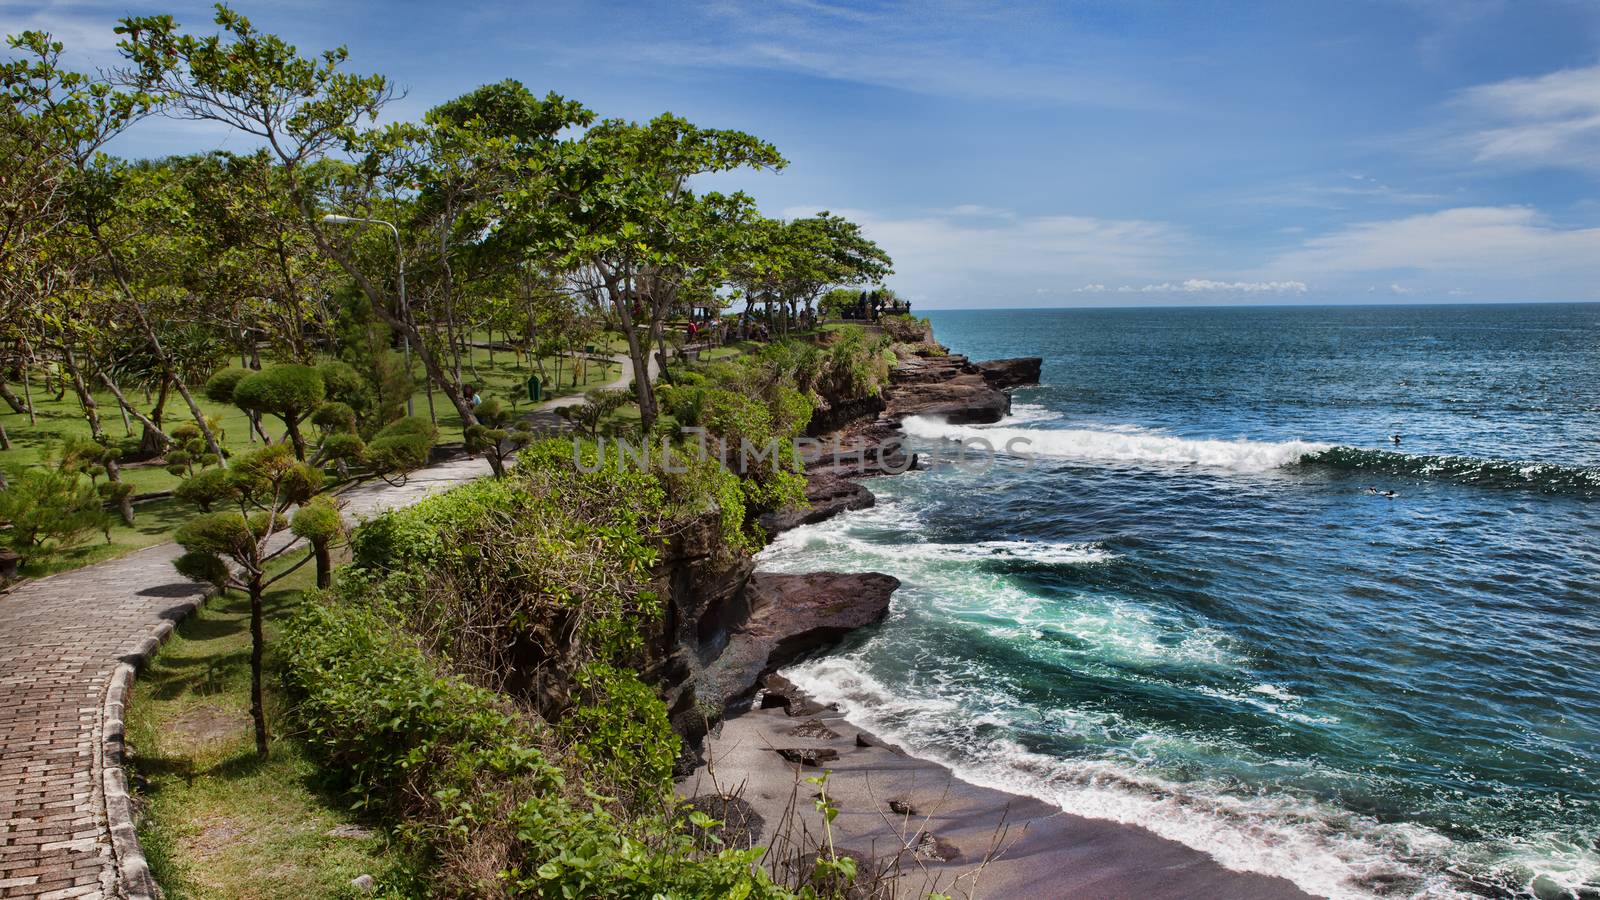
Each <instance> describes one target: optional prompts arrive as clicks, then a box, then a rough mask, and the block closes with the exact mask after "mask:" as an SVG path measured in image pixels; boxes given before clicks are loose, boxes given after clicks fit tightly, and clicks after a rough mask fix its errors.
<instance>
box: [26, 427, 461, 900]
mask: <svg viewBox="0 0 1600 900" xmlns="http://www.w3.org/2000/svg"><path fill="white" fill-rule="evenodd" d="M488 472H489V467H488V465H487V464H486V463H485V462H484V461H483V460H480V459H467V460H456V461H452V462H447V463H442V464H440V465H437V466H433V467H430V468H428V469H424V470H421V471H418V472H414V473H412V475H411V477H410V478H409V479H408V480H407V481H406V483H405V484H404V485H401V486H400V487H391V486H389V485H386V484H384V483H383V482H376V483H374V484H370V485H365V486H363V487H361V488H359V489H357V490H355V491H352V492H350V493H349V494H346V495H345V499H346V500H347V506H346V513H347V516H348V517H349V518H350V519H352V520H354V519H356V518H360V517H362V516H370V515H372V514H373V513H375V512H379V511H381V510H384V509H390V508H394V507H399V506H406V505H408V504H411V503H414V502H416V501H417V500H419V499H421V498H422V497H423V496H425V495H427V494H430V493H433V492H436V491H439V490H443V489H445V488H448V487H451V486H454V485H457V484H461V483H463V482H466V481H470V480H472V479H474V478H479V477H482V476H483V475H486V474H488ZM178 553H179V550H178V547H177V545H175V544H162V545H160V546H157V547H149V548H147V549H144V550H140V551H138V552H136V553H131V554H129V555H127V556H124V557H122V558H120V559H114V560H108V561H107V562H103V563H100V564H98V565H93V566H88V567H86V568H83V569H79V570H77V571H74V572H67V573H64V574H61V575H56V576H53V577H50V578H42V579H39V580H38V581H32V582H28V583H25V584H23V585H21V586H19V587H18V588H16V589H15V590H14V591H12V592H11V593H9V594H7V595H5V596H3V597H0V897H3V898H11V897H34V898H38V900H55V898H65V897H98V898H112V897H116V896H117V895H118V891H117V887H116V879H117V870H116V863H115V860H114V859H113V854H112V841H111V835H110V833H109V831H108V826H107V821H106V798H105V793H104V789H103V783H104V782H103V773H102V772H101V771H100V759H101V756H100V751H99V748H100V745H101V740H102V739H103V737H104V736H105V735H104V731H105V728H106V722H105V721H104V718H105V717H104V715H103V712H102V710H103V708H104V701H105V697H106V688H107V685H108V683H109V682H110V680H111V677H112V674H113V672H114V671H115V670H116V669H117V668H118V666H119V664H120V663H122V662H123V661H124V660H125V659H127V660H129V661H133V660H137V659H140V658H142V657H143V656H144V655H146V654H147V653H148V652H149V651H150V649H151V648H152V647H153V645H154V644H155V640H156V635H157V634H158V630H159V629H161V628H162V623H163V622H169V621H176V620H178V619H180V618H182V617H183V616H184V615H186V614H187V613H188V612H189V611H190V610H192V609H193V608H194V605H195V604H196V603H197V602H199V600H201V599H202V598H203V596H204V594H205V591H204V590H203V589H202V588H201V587H199V586H197V585H195V584H193V583H191V582H188V581H185V580H183V579H182V578H180V577H178V574H177V573H176V572H175V571H173V568H172V560H173V558H175V557H176V556H177V555H178ZM114 727H115V726H114Z"/></svg>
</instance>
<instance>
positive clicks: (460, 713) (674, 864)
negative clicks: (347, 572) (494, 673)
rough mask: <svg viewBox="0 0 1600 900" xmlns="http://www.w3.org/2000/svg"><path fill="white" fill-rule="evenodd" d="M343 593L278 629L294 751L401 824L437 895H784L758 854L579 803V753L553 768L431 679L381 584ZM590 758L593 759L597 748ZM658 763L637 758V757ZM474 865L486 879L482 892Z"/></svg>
mask: <svg viewBox="0 0 1600 900" xmlns="http://www.w3.org/2000/svg"><path fill="white" fill-rule="evenodd" d="M342 584H344V585H345V586H344V587H342V588H341V593H340V594H338V595H335V594H331V593H329V594H324V595H323V596H321V597H314V598H312V600H311V601H310V602H308V603H306V604H305V605H304V606H303V607H302V608H301V610H300V611H299V612H298V613H297V614H296V615H295V616H294V617H293V619H292V620H291V621H290V622H289V624H288V627H287V628H286V631H285V634H284V637H283V640H282V644H281V646H282V650H283V655H284V659H285V664H286V665H285V677H286V679H287V682H288V686H289V689H290V693H291V695H292V697H293V698H294V699H295V701H296V706H295V709H296V711H297V712H298V714H299V715H300V717H301V720H302V728H303V734H304V736H305V739H306V742H307V744H308V745H309V746H310V748H311V749H312V751H313V752H314V753H315V754H316V755H317V756H318V757H320V758H321V759H322V761H323V762H324V764H325V766H326V768H327V769H328V771H330V772H337V773H339V774H340V775H341V777H343V778H344V779H346V784H347V786H348V788H349V789H350V790H351V791H353V792H354V793H355V794H356V796H357V797H358V798H360V800H359V805H361V806H364V807H366V808H368V809H372V810H382V811H386V812H388V813H389V814H391V815H398V816H402V817H404V824H403V825H401V827H399V828H398V829H397V834H398V835H399V836H400V837H401V839H402V840H403V841H405V842H406V844H407V845H408V847H409V848H410V849H411V850H412V852H413V853H414V854H416V855H417V856H418V857H419V858H420V859H422V860H425V862H422V863H421V864H420V865H419V868H420V869H421V870H422V871H424V872H426V873H428V875H429V876H430V877H431V878H432V879H433V880H434V882H435V887H436V889H437V890H438V893H439V894H441V895H444V896H485V895H502V894H509V895H510V896H514V897H530V898H532V897H584V898H591V897H598V898H611V897H618V898H640V900H644V898H653V897H684V898H689V897H748V898H786V897H790V896H792V895H790V894H789V893H788V892H786V891H784V890H782V889H781V888H778V887H776V886H774V885H773V884H772V883H771V881H770V879H769V878H768V877H767V876H766V875H765V873H763V872H761V871H759V870H756V869H755V868H754V865H753V864H754V862H755V860H756V858H757V857H758V856H759V851H748V852H735V851H730V850H724V851H721V852H718V853H705V852H702V851H700V850H698V849H697V847H696V842H695V840H694V839H693V837H692V836H691V835H690V834H688V833H686V832H685V831H684V830H683V829H682V828H681V827H680V823H679V822H678V821H677V820H676V817H675V816H672V815H662V814H660V813H648V812H647V813H637V814H631V813H628V812H627V811H626V810H624V809H622V808H620V807H618V806H617V805H615V804H614V803H611V802H609V801H607V800H606V799H605V798H603V797H598V796H597V795H593V794H590V795H589V796H588V797H585V795H584V790H585V788H587V787H589V784H588V779H590V778H591V777H594V776H595V775H596V774H597V772H596V771H591V770H589V769H587V768H585V767H584V765H583V763H584V762H585V760H583V759H581V758H575V759H573V760H572V762H571V763H569V765H570V766H573V767H572V768H567V769H564V768H563V767H562V766H561V765H559V764H557V763H555V762H552V759H554V758H555V757H556V756H557V755H558V754H559V752H560V751H559V749H558V744H557V742H556V741H555V739H554V738H555V735H554V734H553V733H552V731H551V729H550V728H549V727H548V726H546V725H544V724H543V723H541V722H539V721H538V720H537V719H534V718H531V717H529V716H527V715H525V714H522V713H520V712H518V711H517V709H516V708H515V707H513V706H512V705H510V704H509V703H507V702H506V701H505V700H504V699H502V698H501V697H499V696H498V695H496V694H495V693H494V692H492V691H489V690H486V689H484V688H480V687H476V686H474V685H471V684H469V683H467V682H466V681H464V680H463V679H461V678H459V677H456V676H452V675H448V674H445V673H443V672H441V671H440V670H439V668H438V666H437V664H436V663H435V662H434V660H433V659H431V658H430V657H429V656H428V654H427V653H425V652H424V651H423V650H422V649H421V648H420V647H419V646H418V645H417V644H416V642H415V641H414V640H413V639H412V638H411V637H409V636H408V635H407V634H406V633H405V632H404V631H403V630H401V629H400V628H398V627H397V626H396V624H395V623H396V621H397V620H398V618H399V611H398V610H397V609H396V608H395V607H393V606H392V605H391V604H390V602H389V601H388V600H387V599H385V590H386V585H387V582H381V581H379V582H371V581H367V582H363V581H360V580H359V579H358V580H351V581H347V582H343V583H342ZM595 677H596V678H597V679H605V680H606V684H607V685H608V686H609V688H608V690H609V693H608V694H607V695H608V696H611V695H612V694H615V695H618V696H623V697H627V698H629V699H630V700H631V699H636V698H637V697H638V693H639V692H638V691H636V690H634V689H632V688H631V687H629V686H627V685H626V684H625V682H624V681H613V680H609V679H607V678H606V676H603V675H600V674H599V673H596V675H595ZM657 703H659V701H657ZM661 715H662V716H664V713H662V714H661ZM591 722H592V724H595V725H596V726H597V729H596V730H592V731H590V732H588V734H589V735H591V736H592V735H597V734H600V733H604V732H605V731H606V729H608V728H609V729H612V733H615V734H618V735H622V736H624V737H625V738H626V739H628V740H634V739H637V740H644V741H648V740H650V737H649V735H650V734H653V733H654V730H655V726H654V725H644V726H629V725H627V724H626V723H623V722H620V721H617V720H615V719H614V718H613V719H609V720H607V719H606V717H601V718H599V719H594V720H591ZM669 734H670V733H669ZM592 750H593V752H596V753H602V754H603V752H604V748H603V747H602V746H600V744H599V743H598V742H596V743H595V744H594V745H593V748H592ZM658 756H659V754H658V752H657V751H654V750H648V751H646V753H645V755H644V756H643V757H642V758H643V759H646V760H651V759H655V758H658ZM605 765H606V766H607V767H614V766H615V765H616V761H614V760H613V761H607V762H606V763H605ZM596 786H598V780H597V782H596ZM486 855H487V856H488V858H487V859H486ZM467 861H470V863H471V864H467ZM484 872H494V873H498V874H497V875H491V876H487V877H488V878H490V879H492V881H489V882H488V883H485V881H484V880H481V879H484V878H485V876H484V875H482V874H480V873H484Z"/></svg>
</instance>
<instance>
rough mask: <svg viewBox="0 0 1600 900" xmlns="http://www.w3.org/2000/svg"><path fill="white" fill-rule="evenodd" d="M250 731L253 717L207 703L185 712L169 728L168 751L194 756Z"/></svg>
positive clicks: (166, 741)
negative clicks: (195, 753)
mask: <svg viewBox="0 0 1600 900" xmlns="http://www.w3.org/2000/svg"><path fill="white" fill-rule="evenodd" d="M249 728H250V716H249V715H248V714H247V713H244V712H243V711H240V710H235V709H228V708H226V707H223V706H219V705H217V704H215V703H205V704H201V705H199V706H196V707H194V708H193V709H189V710H185V711H184V712H183V714H181V715H179V716H177V717H176V718H174V719H173V720H172V721H171V722H169V723H168V724H167V726H166V734H165V735H164V736H163V743H165V744H166V745H167V749H168V750H169V752H170V751H173V750H183V751H187V752H190V753H193V752H194V751H197V750H207V749H213V748H215V747H217V746H218V745H221V744H227V743H231V742H233V741H237V740H238V739H239V735H240V734H242V733H244V732H246V731H248V730H249Z"/></svg>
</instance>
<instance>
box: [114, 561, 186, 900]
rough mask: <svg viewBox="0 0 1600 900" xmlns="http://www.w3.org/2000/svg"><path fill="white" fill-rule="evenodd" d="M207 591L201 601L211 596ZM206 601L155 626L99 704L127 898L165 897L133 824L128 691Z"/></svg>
mask: <svg viewBox="0 0 1600 900" xmlns="http://www.w3.org/2000/svg"><path fill="white" fill-rule="evenodd" d="M211 593H212V592H209V591H208V592H207V593H206V595H205V597H202V598H201V600H202V601H203V600H205V599H209V597H210V596H211ZM200 602H201V601H188V602H186V603H181V604H179V605H177V606H176V607H174V608H173V612H174V613H175V614H176V615H175V617H174V618H170V619H163V620H162V621H161V622H160V623H159V624H157V625H156V626H155V628H154V629H152V630H151V632H150V634H149V635H147V636H146V637H145V638H144V640H142V641H140V642H139V646H138V647H137V648H136V649H135V650H134V651H133V652H132V653H129V654H127V655H126V656H124V657H122V661H121V662H120V663H118V664H117V667H116V669H114V670H112V673H111V681H110V683H109V684H107V685H106V698H105V702H104V703H103V704H102V705H101V707H100V741H99V743H98V746H97V747H96V750H97V751H98V754H99V760H98V762H99V764H100V777H101V785H102V789H103V792H104V796H105V808H106V829H107V831H109V832H110V834H111V854H112V856H113V857H114V858H115V860H116V866H117V887H118V888H119V894H120V895H121V896H122V897H125V898H127V900H160V898H161V896H162V894H161V888H160V886H158V885H157V884H156V880H155V877H154V876H153V875H151V874H150V864H149V863H148V862H147V861H146V860H145V858H144V848H142V847H140V846H139V832H138V828H137V826H136V825H135V823H134V815H133V798H132V796H130V795H129V793H128V774H127V772H126V771H124V769H123V765H124V764H125V763H126V761H127V742H126V740H125V737H126V729H125V727H124V725H123V714H124V711H125V710H126V708H127V703H128V691H129V689H130V688H132V686H133V679H134V676H135V675H137V674H138V670H139V667H140V666H142V665H144V663H145V662H147V661H148V660H149V659H150V657H151V656H153V655H155V652H156V649H157V648H159V647H160V646H161V645H162V644H163V643H164V642H165V641H166V640H167V638H168V637H170V636H171V634H172V630H173V629H174V628H176V627H177V625H178V623H179V622H181V621H183V620H184V619H186V618H188V617H189V615H190V614H192V613H193V612H194V611H195V610H196V609H198V608H199V605H200Z"/></svg>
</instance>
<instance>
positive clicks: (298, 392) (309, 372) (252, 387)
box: [233, 363, 327, 460]
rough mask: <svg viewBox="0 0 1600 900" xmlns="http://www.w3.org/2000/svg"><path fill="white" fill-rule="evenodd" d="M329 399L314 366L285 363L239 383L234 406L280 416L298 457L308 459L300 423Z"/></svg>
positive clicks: (324, 385) (240, 380)
mask: <svg viewBox="0 0 1600 900" xmlns="http://www.w3.org/2000/svg"><path fill="white" fill-rule="evenodd" d="M326 396H327V386H326V384H325V383H324V382H323V379H322V373H321V372H319V371H318V370H317V369H314V368H312V367H311V366H302V365H298V364H296V363H284V364H282V365H277V366H271V367H269V368H266V369H263V370H261V371H260V372H252V373H250V374H249V375H246V376H244V377H243V378H241V379H239V381H238V383H237V384H235V385H234V387H233V402H234V403H235V404H236V405H238V407H239V408H240V409H242V410H244V411H246V412H252V413H256V414H258V415H260V414H266V415H273V416H277V417H278V419H279V420H280V421H282V422H283V427H284V429H285V430H286V431H287V432H288V435H289V440H290V442H291V443H292V444H293V445H294V455H295V456H297V457H299V458H300V459H301V460H304V459H305V458H306V439H305V435H304V434H302V433H301V431H300V423H301V422H303V421H305V419H306V417H307V416H309V415H311V414H312V413H313V412H315V411H316V409H317V407H318V406H320V405H321V404H322V401H323V398H324V397H326Z"/></svg>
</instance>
